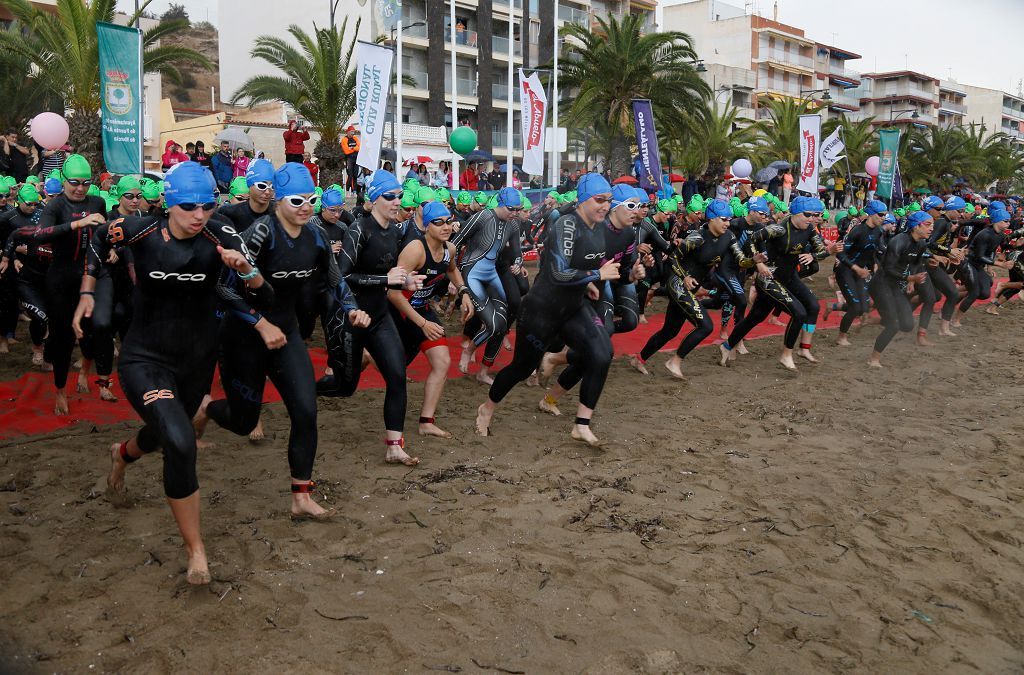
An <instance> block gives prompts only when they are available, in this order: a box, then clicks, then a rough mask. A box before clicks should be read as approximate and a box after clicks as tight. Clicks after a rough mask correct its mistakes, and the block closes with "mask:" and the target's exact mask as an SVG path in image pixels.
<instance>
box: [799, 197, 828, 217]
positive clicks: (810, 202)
mask: <svg viewBox="0 0 1024 675" xmlns="http://www.w3.org/2000/svg"><path fill="white" fill-rule="evenodd" d="M804 211H807V212H809V213H824V211H825V202H823V201H821V200H820V199H818V198H817V197H804Z"/></svg>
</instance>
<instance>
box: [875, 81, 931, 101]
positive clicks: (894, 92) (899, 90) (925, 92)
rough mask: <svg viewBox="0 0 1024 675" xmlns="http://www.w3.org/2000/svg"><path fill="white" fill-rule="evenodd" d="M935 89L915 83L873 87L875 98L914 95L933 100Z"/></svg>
mask: <svg viewBox="0 0 1024 675" xmlns="http://www.w3.org/2000/svg"><path fill="white" fill-rule="evenodd" d="M936 94H937V92H936V90H934V89H925V88H924V87H919V86H917V85H913V84H912V85H909V86H908V85H905V84H904V85H896V86H894V85H892V84H889V85H882V86H876V87H875V94H874V96H875V98H883V97H885V96H914V97H917V98H926V99H929V100H934V99H935V97H936Z"/></svg>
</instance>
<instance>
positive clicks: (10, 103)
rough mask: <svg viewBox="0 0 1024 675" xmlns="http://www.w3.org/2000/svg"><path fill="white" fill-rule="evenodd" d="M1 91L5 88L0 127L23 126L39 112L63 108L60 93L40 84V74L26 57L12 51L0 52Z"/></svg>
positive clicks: (0, 108) (0, 109)
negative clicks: (56, 94)
mask: <svg viewBox="0 0 1024 675" xmlns="http://www.w3.org/2000/svg"><path fill="white" fill-rule="evenodd" d="M0 91H2V92H4V102H3V105H2V106H0V129H19V130H20V129H24V128H25V127H26V126H27V125H28V123H29V120H31V119H32V118H33V117H35V116H36V115H38V114H39V113H41V112H45V111H47V110H53V111H61V110H63V109H64V102H63V101H61V99H60V97H58V96H55V95H54V94H53V92H51V91H50V90H49V89H48V88H46V87H44V86H42V84H41V83H40V82H39V78H37V77H36V76H35V75H34V74H32V64H31V63H30V62H29V61H28V59H26V58H25V57H24V56H22V55H21V54H18V53H15V52H4V53H3V54H2V55H0Z"/></svg>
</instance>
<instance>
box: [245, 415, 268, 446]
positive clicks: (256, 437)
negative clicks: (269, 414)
mask: <svg viewBox="0 0 1024 675" xmlns="http://www.w3.org/2000/svg"><path fill="white" fill-rule="evenodd" d="M264 438H266V434H264V433H263V419H262V418H261V419H260V421H259V422H257V423H256V428H255V429H253V430H252V431H250V432H249V442H250V443H259V442H260V441H262V440H263V439H264Z"/></svg>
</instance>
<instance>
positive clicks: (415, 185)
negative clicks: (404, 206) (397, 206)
mask: <svg viewBox="0 0 1024 675" xmlns="http://www.w3.org/2000/svg"><path fill="white" fill-rule="evenodd" d="M420 187H421V185H420V182H419V181H418V180H416V179H415V178H406V179H405V182H404V183H402V189H403V190H413V191H416V190H419V189H420Z"/></svg>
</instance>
